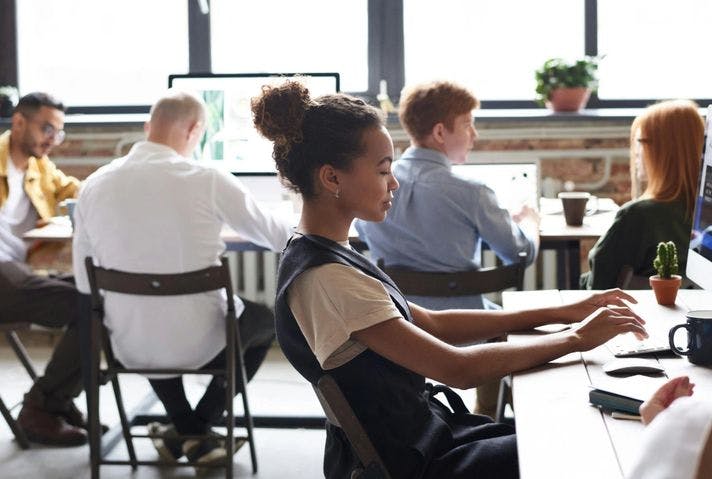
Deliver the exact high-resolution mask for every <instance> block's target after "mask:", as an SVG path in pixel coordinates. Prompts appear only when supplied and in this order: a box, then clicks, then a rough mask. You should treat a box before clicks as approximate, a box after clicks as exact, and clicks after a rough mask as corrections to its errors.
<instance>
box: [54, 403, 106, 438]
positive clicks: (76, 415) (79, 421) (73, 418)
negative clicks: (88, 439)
mask: <svg viewBox="0 0 712 479" xmlns="http://www.w3.org/2000/svg"><path fill="white" fill-rule="evenodd" d="M59 415H60V416H62V417H63V418H64V419H65V420H66V421H67V424H69V425H70V426H75V427H81V428H82V429H86V430H87V431H88V430H89V423H88V422H87V418H86V416H84V413H82V412H81V411H80V410H79V409H78V408H77V406H75V405H74V403H71V405H70V406H69V409H68V410H67V411H66V412H61V413H59ZM108 430H109V426H107V425H106V424H102V425H101V433H102V434H106V432H107V431H108Z"/></svg>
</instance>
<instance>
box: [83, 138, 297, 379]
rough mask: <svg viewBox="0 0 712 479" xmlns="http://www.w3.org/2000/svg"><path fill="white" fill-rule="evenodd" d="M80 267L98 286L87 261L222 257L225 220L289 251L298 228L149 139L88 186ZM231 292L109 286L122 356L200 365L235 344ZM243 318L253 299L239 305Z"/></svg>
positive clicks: (137, 268)
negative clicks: (137, 292)
mask: <svg viewBox="0 0 712 479" xmlns="http://www.w3.org/2000/svg"><path fill="white" fill-rule="evenodd" d="M74 221H75V230H74V253H73V258H74V274H75V279H76V284H77V288H78V289H79V291H80V292H82V293H85V294H88V293H89V283H88V281H87V277H86V270H85V267H84V258H85V257H86V256H92V257H93V258H94V263H95V264H97V265H99V266H102V267H105V268H113V269H118V270H122V271H131V272H151V273H183V272H187V271H194V270H198V269H202V268H205V267H207V266H210V265H216V264H219V257H220V255H221V254H222V253H223V251H225V244H224V242H223V241H222V240H221V239H220V230H221V228H222V226H223V222H225V223H227V224H228V225H230V226H231V227H232V228H233V229H234V230H235V231H236V232H237V233H238V234H239V235H240V236H242V237H244V238H245V239H247V240H249V241H252V242H253V243H255V244H258V245H260V246H264V247H266V248H269V249H272V250H273V251H281V250H282V249H283V248H284V246H285V245H286V243H287V240H288V238H289V237H290V236H291V234H292V227H291V225H290V224H289V223H288V222H287V221H286V220H282V219H279V218H277V217H275V216H273V215H271V214H269V213H268V212H266V211H264V210H263V209H262V208H261V207H260V206H259V205H258V204H257V203H255V201H254V200H253V199H252V197H251V196H250V195H249V193H248V192H247V191H246V190H245V188H244V187H243V186H242V184H241V183H240V182H239V181H238V180H237V179H236V178H235V177H233V176H232V175H229V174H227V173H223V172H220V171H217V170H214V169H211V168H208V167H205V166H203V165H199V164H197V163H195V162H193V161H190V160H187V159H186V158H183V157H181V156H180V155H178V154H177V153H176V152H175V151H174V150H172V149H171V148H168V147H166V146H164V145H160V144H156V143H151V142H141V143H137V144H136V145H134V147H133V148H132V149H131V151H130V152H129V154H128V155H127V156H125V157H123V158H119V159H117V160H114V161H112V162H111V163H110V164H109V165H106V166H104V167H102V168H100V169H99V170H97V171H96V172H95V173H94V174H92V175H91V176H90V177H89V178H88V179H87V180H86V182H85V183H84V185H83V187H82V190H81V192H80V195H79V199H78V202H77V205H76V207H75V211H74ZM225 305H226V302H225V298H221V297H220V295H219V293H218V292H211V293H203V294H199V295H186V296H171V297H165V298H162V297H140V296H130V295H122V294H117V293H107V294H106V295H105V311H106V316H105V320H104V321H105V324H106V326H107V327H108V329H109V330H110V332H111V334H110V336H111V343H112V346H113V349H114V353H115V355H116V357H117V359H118V360H119V361H121V363H123V364H124V365H125V366H127V367H132V368H161V367H179V368H197V367H200V366H202V365H204V364H205V363H207V362H208V361H209V360H211V359H212V358H213V357H215V355H216V354H217V353H218V352H220V351H221V350H222V349H223V348H224V347H225V323H224V317H225V316H224V314H225V313H224V312H225V307H226V306H225ZM235 307H236V308H237V311H236V312H237V314H238V316H239V315H240V314H241V313H242V310H243V308H244V305H243V304H242V302H241V301H239V300H238V301H237V302H236V304H235Z"/></svg>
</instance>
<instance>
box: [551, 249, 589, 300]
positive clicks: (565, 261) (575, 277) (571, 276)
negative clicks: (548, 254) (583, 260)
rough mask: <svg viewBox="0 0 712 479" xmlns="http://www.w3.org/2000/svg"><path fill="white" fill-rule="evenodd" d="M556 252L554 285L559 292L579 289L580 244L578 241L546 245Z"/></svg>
mask: <svg viewBox="0 0 712 479" xmlns="http://www.w3.org/2000/svg"><path fill="white" fill-rule="evenodd" d="M548 246H549V247H553V249H555V250H556V285H557V288H558V289H560V290H563V289H579V276H581V264H580V261H579V257H580V255H581V243H579V241H578V240H564V241H557V242H555V243H551V244H549V245H548Z"/></svg>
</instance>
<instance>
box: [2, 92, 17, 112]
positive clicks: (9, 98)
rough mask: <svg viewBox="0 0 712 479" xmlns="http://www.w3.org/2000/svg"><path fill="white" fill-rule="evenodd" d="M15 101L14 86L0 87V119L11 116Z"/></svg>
mask: <svg viewBox="0 0 712 479" xmlns="http://www.w3.org/2000/svg"><path fill="white" fill-rule="evenodd" d="M17 100H18V93H17V88H15V87H14V86H0V118H8V117H11V116H12V111H13V110H14V109H15V105H17Z"/></svg>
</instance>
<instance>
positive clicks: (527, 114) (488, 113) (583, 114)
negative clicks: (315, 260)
mask: <svg viewBox="0 0 712 479" xmlns="http://www.w3.org/2000/svg"><path fill="white" fill-rule="evenodd" d="M643 110H644V109H643V108H600V109H586V110H581V111H580V112H578V113H555V112H552V111H550V110H548V109H546V108H525V109H481V110H476V111H475V118H476V119H477V120H483V121H492V122H504V121H524V122H527V121H543V122H549V121H551V122H557V121H559V122H562V121H563V122H568V121H593V122H595V121H611V120H632V119H633V118H635V117H636V116H637V115H639V114H640V113H641V112H642V111H643ZM704 110H706V109H701V113H703V112H704ZM148 118H149V115H148V113H115V114H73V115H67V116H66V118H65V124H66V125H69V126H82V125H90V126H113V125H116V126H119V125H126V126H129V125H132V126H135V125H142V124H143V123H144V122H145V121H147V120H148ZM388 123H389V124H396V123H398V115H396V114H394V113H391V114H390V115H388ZM9 124H10V118H0V127H2V129H5V128H4V127H5V126H6V125H9Z"/></svg>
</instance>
